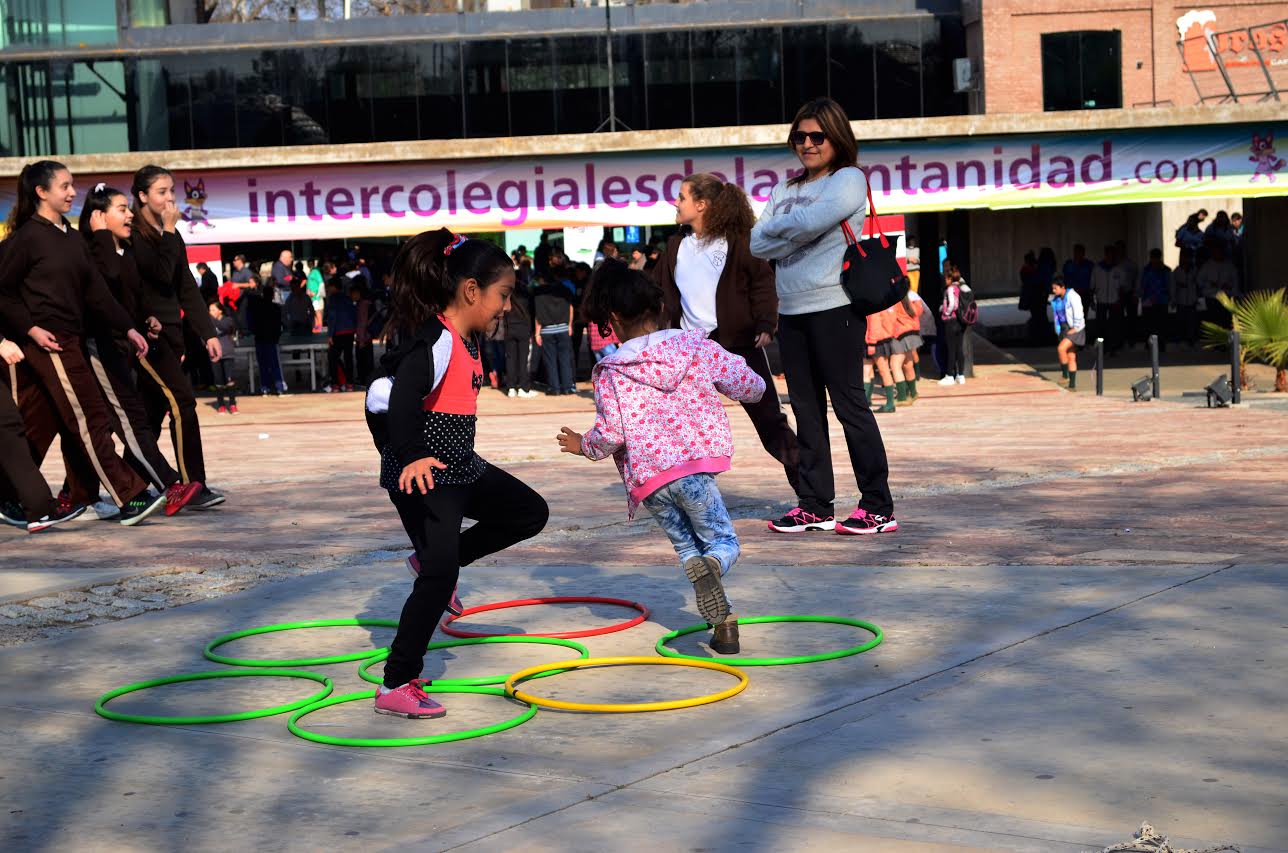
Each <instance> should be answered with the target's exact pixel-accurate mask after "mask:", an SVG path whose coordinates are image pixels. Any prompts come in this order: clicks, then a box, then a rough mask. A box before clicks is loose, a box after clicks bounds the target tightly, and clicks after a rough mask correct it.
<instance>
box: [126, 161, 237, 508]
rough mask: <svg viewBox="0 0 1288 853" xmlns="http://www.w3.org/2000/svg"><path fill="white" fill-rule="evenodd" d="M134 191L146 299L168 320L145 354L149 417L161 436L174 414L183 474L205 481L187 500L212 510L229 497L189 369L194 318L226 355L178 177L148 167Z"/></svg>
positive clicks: (203, 336) (212, 347)
mask: <svg viewBox="0 0 1288 853" xmlns="http://www.w3.org/2000/svg"><path fill="white" fill-rule="evenodd" d="M130 195H131V196H132V201H133V206H134V221H133V223H132V225H131V227H132V229H133V234H134V239H133V241H132V243H131V245H132V248H133V251H134V259H135V263H136V264H137V266H138V270H139V277H140V279H141V281H142V282H143V305H144V308H145V310H146V311H147V313H148V314H149V315H150V316H153V317H156V318H157V319H158V320H159V321H160V322H161V331H160V334H159V335H158V336H157V338H156V340H155V341H153V344H152V350H151V352H149V353H148V356H147V358H144V359H140V360H139V385H140V387H141V390H142V392H143V400H144V403H145V404H146V406H147V410H148V422H149V423H150V424H151V427H152V432H153V433H154V434H155V435H157V436H158V437H159V436H160V435H161V424H162V423H163V422H164V421H165V416H166V414H169V415H170V438H171V441H173V442H174V455H175V461H176V462H177V463H178V466H179V476H180V477H181V478H182V479H183V482H184V483H201V491H200V492H198V494H197V495H196V497H194V498H193V499H192V500H191V501H189V503H188V506H189V507H191V508H193V509H208V508H210V507H213V506H217V505H219V504H221V503H223V502H224V496H223V495H222V494H220V493H219V492H216V491H214V490H213V489H211V488H210V486H209V484H208V483H207V480H206V459H205V454H204V453H203V451H202V447H201V426H200V424H199V423H198V421H197V397H196V394H195V393H194V391H193V389H192V382H191V381H190V380H189V379H188V375H187V373H185V372H184V369H183V361H182V356H183V353H184V342H183V324H184V323H187V324H188V325H190V326H191V327H192V329H193V330H194V331H195V332H196V334H197V337H198V338H199V339H200V340H201V341H204V342H205V346H206V352H207V354H208V355H209V357H210V359H211V361H219V360H220V359H221V358H222V357H223V352H222V350H221V348H220V346H219V337H218V336H217V335H216V334H215V327H214V323H213V322H211V319H210V314H209V313H208V312H207V310H206V300H205V299H203V298H202V296H201V290H200V289H199V288H198V287H197V282H196V280H195V279H194V278H193V277H192V272H191V270H189V269H188V251H187V247H186V246H185V245H184V242H183V238H182V237H180V236H179V232H178V231H177V230H176V226H177V225H178V223H179V219H180V214H179V209H178V207H176V206H175V203H174V176H173V175H171V174H170V172H169V171H168V170H166V169H163V168H161V167H160V166H144V167H143V168H142V169H139V170H138V171H137V172H135V173H134V183H133V185H132V186H131V187H130Z"/></svg>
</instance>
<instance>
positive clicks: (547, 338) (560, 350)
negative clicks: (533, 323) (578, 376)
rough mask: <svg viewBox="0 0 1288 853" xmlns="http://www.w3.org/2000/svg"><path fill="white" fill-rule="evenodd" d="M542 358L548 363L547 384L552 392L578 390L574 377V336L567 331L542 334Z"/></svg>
mask: <svg viewBox="0 0 1288 853" xmlns="http://www.w3.org/2000/svg"><path fill="white" fill-rule="evenodd" d="M541 360H542V361H544V362H545V364H546V384H547V385H549V386H550V392H551V393H553V394H558V393H561V392H572V391H575V390H577V386H576V384H574V382H573V378H572V336H571V335H569V334H568V333H567V332H555V333H554V334H549V335H542V336H541Z"/></svg>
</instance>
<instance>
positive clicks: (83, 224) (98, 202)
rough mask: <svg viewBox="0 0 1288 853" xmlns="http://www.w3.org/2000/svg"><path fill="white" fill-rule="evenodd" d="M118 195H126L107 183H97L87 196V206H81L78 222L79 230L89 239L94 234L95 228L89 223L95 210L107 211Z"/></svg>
mask: <svg viewBox="0 0 1288 853" xmlns="http://www.w3.org/2000/svg"><path fill="white" fill-rule="evenodd" d="M117 196H122V197H124V196H125V193H123V192H121V191H120V190H118V189H116V188H114V187H109V186H108V185H107V184H95V185H94V189H92V190H90V191H89V195H87V196H86V197H85V206H84V207H83V208H81V215H80V221H79V222H78V223H77V224H76V228H77V230H78V231H80V233H81V236H82V237H84V238H85V239H86V240H87V241H88V240H90V239H92V238H93V236H94V233H93V231H94V229H93V228H91V227H90V224H89V220H90V217H91V216H93V214H94V212H95V211H99V210H101V211H104V212H106V211H107V209H108V208H110V207H111V206H112V199H114V198H116V197H117Z"/></svg>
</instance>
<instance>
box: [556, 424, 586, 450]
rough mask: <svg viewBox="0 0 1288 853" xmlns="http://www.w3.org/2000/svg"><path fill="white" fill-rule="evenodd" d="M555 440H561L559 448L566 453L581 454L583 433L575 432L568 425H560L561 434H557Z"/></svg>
mask: <svg viewBox="0 0 1288 853" xmlns="http://www.w3.org/2000/svg"><path fill="white" fill-rule="evenodd" d="M555 441H557V442H559V449H560V450H562V451H563V452H564V453H575V454H576V455H578V456H580V455H581V433H579V432H573V431H572V430H570V429H568V427H560V428H559V434H558V435H556V436H555Z"/></svg>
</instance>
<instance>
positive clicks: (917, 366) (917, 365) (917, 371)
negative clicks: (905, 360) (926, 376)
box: [912, 361, 921, 379]
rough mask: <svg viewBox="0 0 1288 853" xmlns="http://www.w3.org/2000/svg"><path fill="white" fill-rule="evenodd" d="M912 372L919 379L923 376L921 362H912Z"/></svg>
mask: <svg viewBox="0 0 1288 853" xmlns="http://www.w3.org/2000/svg"><path fill="white" fill-rule="evenodd" d="M912 373H913V375H914V376H915V377H917V379H920V378H921V362H919V361H914V362H913V363H912Z"/></svg>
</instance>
